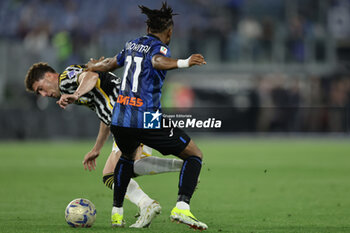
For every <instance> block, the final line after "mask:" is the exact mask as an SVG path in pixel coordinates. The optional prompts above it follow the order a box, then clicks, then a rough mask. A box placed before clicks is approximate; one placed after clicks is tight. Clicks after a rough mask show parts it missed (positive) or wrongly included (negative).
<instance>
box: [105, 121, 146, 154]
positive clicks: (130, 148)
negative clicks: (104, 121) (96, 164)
mask: <svg viewBox="0 0 350 233" xmlns="http://www.w3.org/2000/svg"><path fill="white" fill-rule="evenodd" d="M110 129H111V132H112V133H113V137H114V140H115V142H116V143H117V145H118V147H119V149H120V150H121V151H122V156H124V157H126V158H128V159H135V157H136V154H137V152H138V150H137V149H138V147H139V146H140V142H139V140H138V137H137V136H138V134H139V133H138V129H133V128H125V127H118V126H114V125H112V126H111V127H110Z"/></svg>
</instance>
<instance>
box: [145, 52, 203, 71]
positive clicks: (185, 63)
mask: <svg viewBox="0 0 350 233" xmlns="http://www.w3.org/2000/svg"><path fill="white" fill-rule="evenodd" d="M203 64H207V62H206V61H205V60H204V57H203V56H202V55H201V54H192V55H191V56H190V57H189V58H187V59H173V58H170V57H164V56H162V55H155V56H153V57H152V65H153V68H155V69H157V70H171V69H176V68H188V67H191V66H194V65H199V66H200V65H203Z"/></svg>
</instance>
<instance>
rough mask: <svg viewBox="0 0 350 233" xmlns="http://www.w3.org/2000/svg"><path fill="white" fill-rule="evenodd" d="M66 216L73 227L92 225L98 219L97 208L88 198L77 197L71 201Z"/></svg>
mask: <svg viewBox="0 0 350 233" xmlns="http://www.w3.org/2000/svg"><path fill="white" fill-rule="evenodd" d="M65 216H66V222H67V223H68V224H69V225H70V226H72V227H91V226H92V224H94V222H95V220H96V208H95V206H94V204H92V202H91V201H89V200H88V199H84V198H77V199H74V200H73V201H71V202H69V204H68V206H67V208H66V211H65Z"/></svg>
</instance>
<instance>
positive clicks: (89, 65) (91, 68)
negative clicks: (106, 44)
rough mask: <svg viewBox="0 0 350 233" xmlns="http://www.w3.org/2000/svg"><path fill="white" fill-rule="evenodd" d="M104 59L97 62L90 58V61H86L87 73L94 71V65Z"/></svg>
mask: <svg viewBox="0 0 350 233" xmlns="http://www.w3.org/2000/svg"><path fill="white" fill-rule="evenodd" d="M104 59H105V57H100V58H99V59H98V60H96V59H93V58H90V61H88V63H87V64H86V70H87V71H95V70H94V66H95V64H96V63H98V62H100V61H103V60H104Z"/></svg>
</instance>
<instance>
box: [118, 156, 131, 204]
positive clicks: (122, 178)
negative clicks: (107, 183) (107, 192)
mask: <svg viewBox="0 0 350 233" xmlns="http://www.w3.org/2000/svg"><path fill="white" fill-rule="evenodd" d="M133 170H134V161H133V160H129V159H126V158H124V157H120V159H119V161H118V163H117V166H116V167H115V169H114V193H113V206H115V207H123V202H124V196H125V193H126V189H127V187H128V184H129V182H130V178H131V176H132V174H133Z"/></svg>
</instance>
